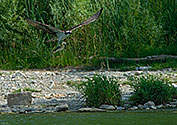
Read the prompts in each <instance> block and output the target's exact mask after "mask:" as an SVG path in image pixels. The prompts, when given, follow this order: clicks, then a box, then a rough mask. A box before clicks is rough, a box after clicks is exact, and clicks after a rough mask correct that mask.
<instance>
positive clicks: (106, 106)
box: [99, 104, 115, 110]
mask: <svg viewBox="0 0 177 125" xmlns="http://www.w3.org/2000/svg"><path fill="white" fill-rule="evenodd" d="M99 108H100V109H106V110H114V109H115V107H114V106H113V105H106V104H102V105H100V107H99Z"/></svg>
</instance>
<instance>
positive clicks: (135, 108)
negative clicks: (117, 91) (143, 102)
mask: <svg viewBox="0 0 177 125" xmlns="http://www.w3.org/2000/svg"><path fill="white" fill-rule="evenodd" d="M129 109H130V110H137V109H138V107H136V106H133V107H131V108H129Z"/></svg>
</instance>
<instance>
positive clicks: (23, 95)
mask: <svg viewBox="0 0 177 125" xmlns="http://www.w3.org/2000/svg"><path fill="white" fill-rule="evenodd" d="M31 102H32V95H31V92H17V93H12V94H8V96H7V104H8V105H9V106H12V105H31Z"/></svg>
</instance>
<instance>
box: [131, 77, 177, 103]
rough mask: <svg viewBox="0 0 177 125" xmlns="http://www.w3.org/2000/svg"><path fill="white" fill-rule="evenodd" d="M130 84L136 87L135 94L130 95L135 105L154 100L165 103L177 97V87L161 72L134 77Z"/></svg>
mask: <svg viewBox="0 0 177 125" xmlns="http://www.w3.org/2000/svg"><path fill="white" fill-rule="evenodd" d="M130 85H131V87H132V88H133V89H134V94H133V95H132V96H131V97H130V101H132V103H133V104H134V105H138V104H144V103H146V102H148V101H153V102H154V103H155V104H156V105H158V104H165V103H168V102H169V101H171V100H172V99H173V98H176V97H177V89H176V88H175V87H174V86H173V85H171V83H170V82H169V80H168V79H167V78H164V77H162V76H161V74H158V75H152V74H145V75H141V76H138V77H137V76H135V77H132V78H130Z"/></svg>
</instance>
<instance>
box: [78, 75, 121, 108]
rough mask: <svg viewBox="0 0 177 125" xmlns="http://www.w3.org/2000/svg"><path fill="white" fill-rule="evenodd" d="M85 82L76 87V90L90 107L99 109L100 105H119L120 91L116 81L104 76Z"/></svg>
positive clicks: (97, 76) (96, 76)
mask: <svg viewBox="0 0 177 125" xmlns="http://www.w3.org/2000/svg"><path fill="white" fill-rule="evenodd" d="M87 79H88V80H87V81H86V82H82V83H81V84H79V85H78V87H77V88H78V90H79V91H80V92H81V94H82V95H83V98H84V99H86V104H87V105H88V106H90V107H92V106H93V107H99V106H100V105H101V104H110V105H120V103H121V91H120V84H119V83H118V80H117V79H116V78H114V77H107V76H105V75H94V76H93V77H91V78H87Z"/></svg>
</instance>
